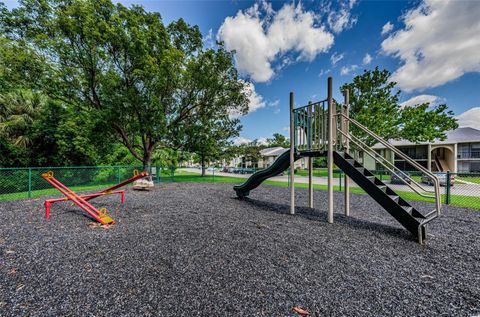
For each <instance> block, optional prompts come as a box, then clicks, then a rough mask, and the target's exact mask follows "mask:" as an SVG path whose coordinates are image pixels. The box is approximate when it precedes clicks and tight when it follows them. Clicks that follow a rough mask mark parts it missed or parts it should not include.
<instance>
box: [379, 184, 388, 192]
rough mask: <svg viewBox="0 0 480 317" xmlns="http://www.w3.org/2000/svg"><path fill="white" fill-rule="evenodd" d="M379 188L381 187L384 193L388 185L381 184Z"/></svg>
mask: <svg viewBox="0 0 480 317" xmlns="http://www.w3.org/2000/svg"><path fill="white" fill-rule="evenodd" d="M378 188H380V189H381V190H382V191H383V192H384V193H386V192H387V186H386V185H379V186H378Z"/></svg>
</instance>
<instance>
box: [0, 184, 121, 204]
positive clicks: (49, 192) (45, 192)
mask: <svg viewBox="0 0 480 317" xmlns="http://www.w3.org/2000/svg"><path fill="white" fill-rule="evenodd" d="M112 185H115V183H111V184H101V185H88V186H72V187H69V188H70V189H71V190H73V191H74V192H82V191H88V190H96V189H97V190H98V189H103V188H107V187H109V186H112ZM54 195H57V196H58V195H62V194H61V193H60V192H59V191H58V190H57V189H55V188H53V187H52V188H47V189H39V190H33V191H32V193H31V198H37V197H43V196H54ZM25 198H29V197H28V192H17V193H9V194H2V195H0V201H1V200H15V199H25Z"/></svg>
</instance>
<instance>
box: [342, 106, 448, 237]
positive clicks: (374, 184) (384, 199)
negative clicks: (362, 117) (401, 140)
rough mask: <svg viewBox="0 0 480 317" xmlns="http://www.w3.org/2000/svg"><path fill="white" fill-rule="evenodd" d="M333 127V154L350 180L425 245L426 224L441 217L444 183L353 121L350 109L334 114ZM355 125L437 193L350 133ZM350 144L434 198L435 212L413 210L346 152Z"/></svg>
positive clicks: (422, 193)
mask: <svg viewBox="0 0 480 317" xmlns="http://www.w3.org/2000/svg"><path fill="white" fill-rule="evenodd" d="M334 117H335V118H334V120H333V125H334V130H335V132H336V135H335V136H334V138H333V140H334V146H335V148H336V151H334V153H333V160H334V163H335V164H336V165H337V166H338V167H339V168H341V169H342V170H343V171H344V172H345V174H346V175H348V177H350V178H351V179H352V180H353V181H355V183H357V184H358V185H359V186H360V187H361V188H362V189H363V190H364V191H365V192H367V193H368V194H369V195H370V196H371V197H372V198H373V199H374V200H375V201H376V202H377V203H379V204H380V205H381V206H382V207H383V208H384V209H385V210H386V211H387V212H388V213H389V214H391V215H392V216H393V217H394V218H395V219H396V220H397V221H398V222H400V223H401V224H402V225H403V226H404V227H405V228H406V229H407V230H408V231H410V232H411V233H412V234H413V235H414V236H415V237H417V239H418V242H419V243H421V244H423V242H424V240H425V239H426V237H427V234H426V225H427V224H428V223H429V222H430V221H432V220H433V219H435V218H437V217H438V216H440V210H441V195H440V183H439V180H438V178H437V177H436V176H435V175H434V174H432V173H431V172H430V171H429V170H428V169H426V168H425V167H423V166H422V165H420V164H418V163H417V162H416V161H415V160H413V159H412V158H410V157H409V156H408V155H406V154H405V153H403V152H402V151H400V150H399V149H397V148H396V147H394V146H393V145H391V144H390V143H388V142H387V141H386V140H384V139H383V138H381V137H380V136H378V135H376V134H375V133H374V132H372V131H371V130H369V129H368V128H366V127H365V126H363V125H362V124H360V123H359V122H358V121H356V120H354V119H351V118H349V116H348V113H347V112H346V109H345V108H344V107H342V108H341V109H340V111H339V113H337V114H335V115H334ZM350 124H351V125H353V126H355V128H356V129H357V130H359V131H362V132H363V133H364V134H365V135H367V136H368V137H370V138H372V139H373V140H375V141H376V142H378V143H380V144H382V145H383V146H384V147H385V148H387V149H389V150H390V151H392V152H393V153H394V154H395V155H397V156H399V157H401V158H402V159H404V160H405V161H406V162H408V163H409V164H410V165H411V166H412V167H414V168H416V169H417V170H418V171H420V172H421V173H422V174H423V175H425V176H426V177H428V178H429V179H430V180H431V183H432V184H433V190H431V189H429V188H426V187H424V186H423V185H422V184H419V183H418V182H417V181H416V180H415V179H413V178H412V177H410V175H409V174H407V173H404V172H403V171H402V170H400V169H399V168H397V167H396V166H395V164H394V163H392V162H391V161H390V160H388V159H386V158H385V157H383V156H382V155H380V154H379V153H378V152H377V151H375V150H374V149H372V148H371V147H369V146H368V145H367V144H365V142H363V141H362V139H360V138H359V137H357V136H355V135H354V134H352V133H351V132H350V129H349V125H350ZM350 144H352V145H354V146H355V147H356V150H357V151H362V152H363V153H364V154H366V155H369V156H371V157H372V158H373V159H374V160H375V161H376V162H377V163H379V164H380V165H382V166H383V167H384V168H385V169H386V170H387V171H389V172H390V173H391V174H392V175H396V176H397V177H399V178H400V179H403V180H405V182H404V184H405V185H406V186H408V187H409V188H410V189H411V190H412V191H413V192H414V193H416V194H418V195H420V196H422V197H424V198H428V199H431V200H432V201H434V203H435V209H434V210H432V211H428V212H427V213H422V212H420V211H419V210H417V209H416V208H414V207H412V206H411V205H410V204H409V203H408V202H407V201H405V200H404V199H402V198H401V197H400V196H399V195H397V194H396V193H395V191H393V190H392V189H391V188H390V187H388V186H387V185H386V184H385V183H383V182H382V181H381V180H380V179H378V178H377V177H375V175H373V174H372V173H371V172H370V171H369V170H368V169H366V168H365V167H363V166H362V164H360V163H359V162H357V161H356V160H355V159H354V158H353V157H352V156H350V155H349V153H348V152H345V149H349V146H350Z"/></svg>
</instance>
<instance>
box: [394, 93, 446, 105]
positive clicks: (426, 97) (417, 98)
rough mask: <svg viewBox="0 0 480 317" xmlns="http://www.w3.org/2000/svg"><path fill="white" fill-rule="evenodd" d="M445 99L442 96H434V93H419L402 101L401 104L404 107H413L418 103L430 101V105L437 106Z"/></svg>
mask: <svg viewBox="0 0 480 317" xmlns="http://www.w3.org/2000/svg"><path fill="white" fill-rule="evenodd" d="M441 100H443V99H442V98H439V97H438V96H433V95H419V96H415V97H412V98H410V99H408V100H407V101H404V102H402V103H400V106H401V107H402V108H403V107H413V106H416V105H421V104H424V103H429V104H430V106H435V105H436V104H437V103H438V102H439V101H441Z"/></svg>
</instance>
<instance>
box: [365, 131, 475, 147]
mask: <svg viewBox="0 0 480 317" xmlns="http://www.w3.org/2000/svg"><path fill="white" fill-rule="evenodd" d="M445 134H446V136H447V138H446V139H445V140H443V141H440V140H438V139H437V140H435V141H434V142H420V143H413V142H410V141H407V140H403V139H401V140H390V141H389V142H390V144H391V145H393V146H408V145H421V144H423V145H425V144H455V143H471V142H480V130H477V129H474V128H469V127H465V128H458V129H456V130H451V131H447V132H446V133H445ZM372 148H374V149H384V148H385V147H384V146H383V145H381V144H380V143H377V144H375V145H374V146H373V147H372Z"/></svg>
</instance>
